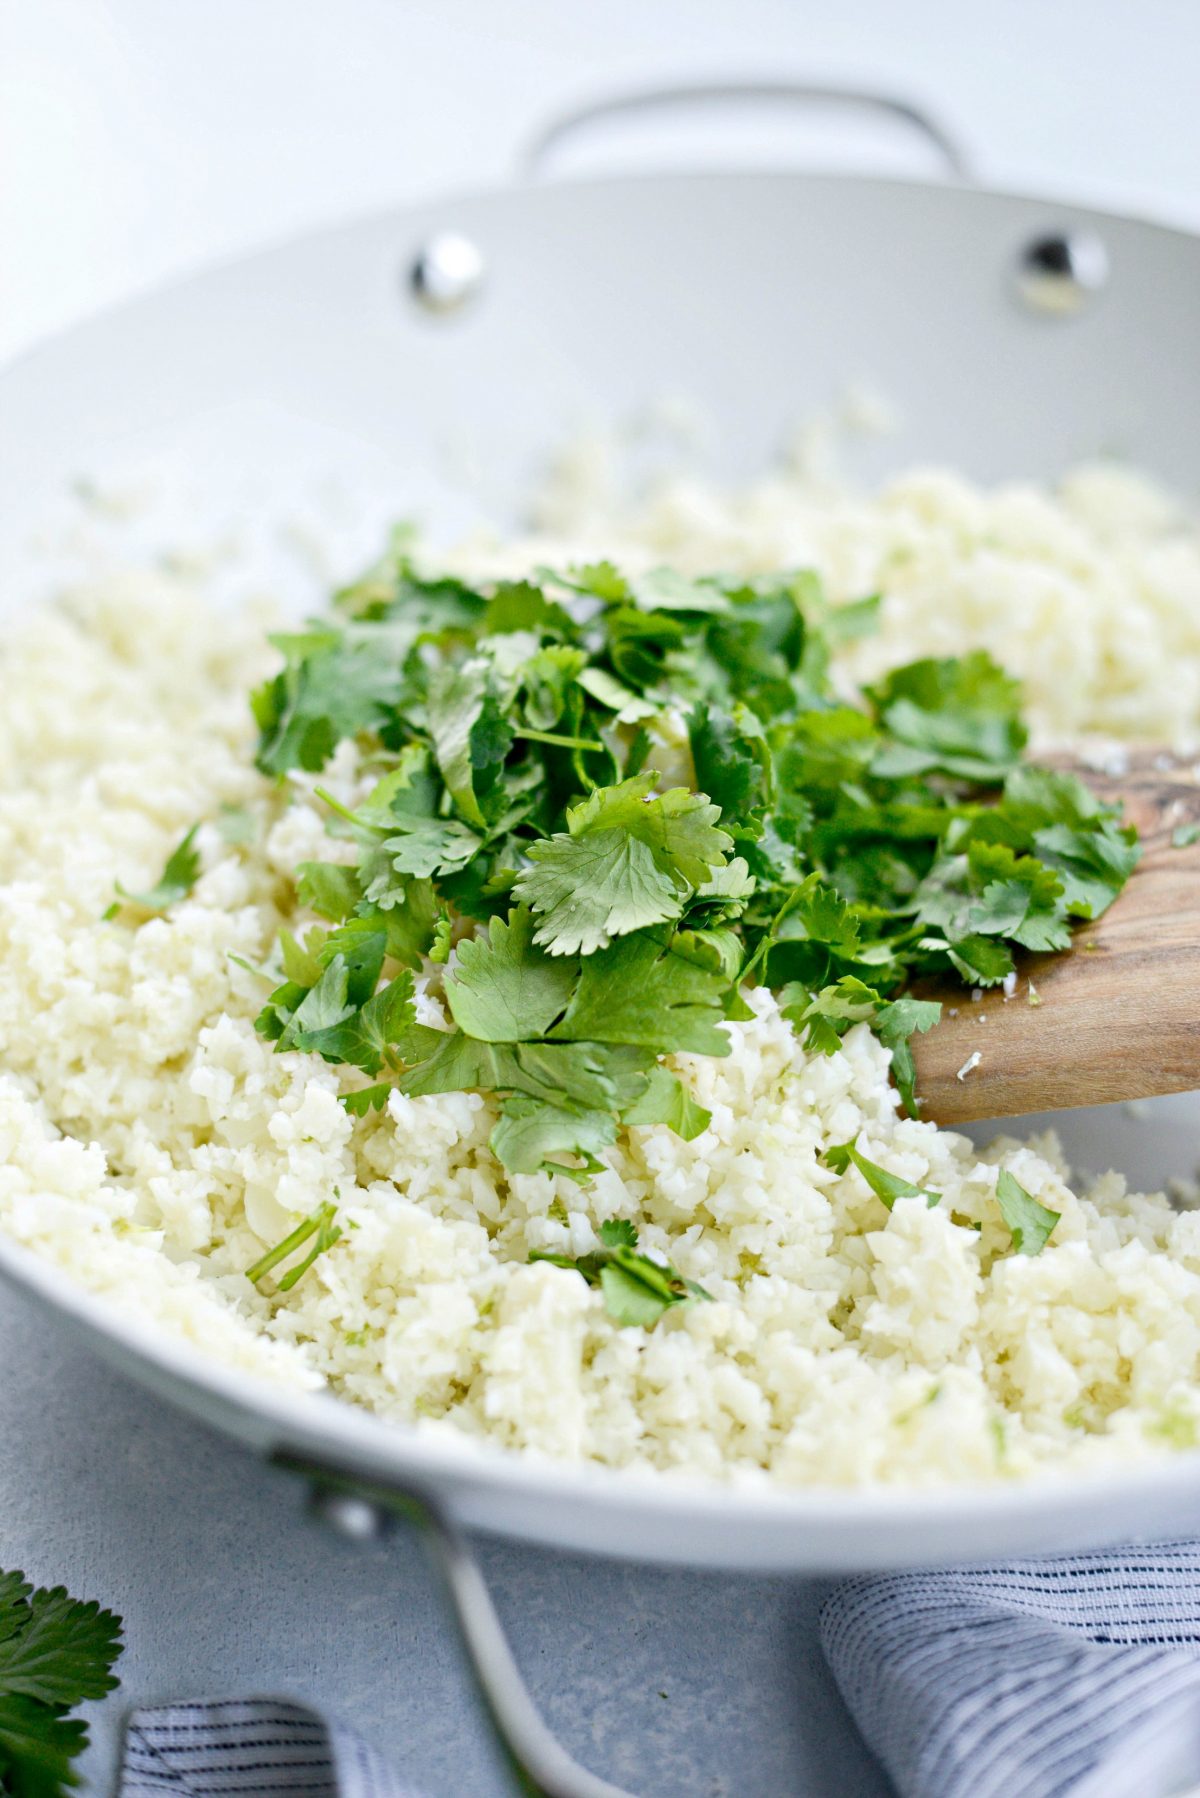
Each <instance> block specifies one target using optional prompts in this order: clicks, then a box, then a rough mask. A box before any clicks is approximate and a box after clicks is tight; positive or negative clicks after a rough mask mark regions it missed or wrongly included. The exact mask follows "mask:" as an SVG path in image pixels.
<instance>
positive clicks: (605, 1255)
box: [529, 1218, 712, 1330]
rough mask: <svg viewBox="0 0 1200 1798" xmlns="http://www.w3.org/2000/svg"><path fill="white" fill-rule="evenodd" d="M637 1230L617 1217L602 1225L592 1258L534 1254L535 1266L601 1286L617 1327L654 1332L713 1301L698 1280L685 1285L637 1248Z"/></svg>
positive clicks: (679, 1278)
mask: <svg viewBox="0 0 1200 1798" xmlns="http://www.w3.org/2000/svg"><path fill="white" fill-rule="evenodd" d="M637 1241H638V1236H637V1230H636V1229H635V1228H634V1226H633V1224H632V1223H630V1222H629V1220H628V1219H627V1218H611V1219H609V1220H608V1222H606V1223H603V1224H601V1226H600V1247H599V1248H598V1249H594V1250H592V1252H591V1253H590V1254H588V1255H580V1256H579V1257H578V1258H577V1259H572V1258H571V1257H570V1256H569V1255H549V1254H545V1253H544V1252H542V1251H541V1250H538V1249H534V1250H533V1251H532V1252H531V1254H530V1256H529V1259H530V1260H531V1261H549V1262H551V1263H553V1265H554V1266H555V1267H562V1268H569V1269H571V1270H572V1271H573V1272H575V1273H578V1274H582V1275H583V1278H584V1279H585V1280H586V1281H587V1283H588V1285H589V1286H598V1287H599V1288H600V1291H601V1293H602V1294H603V1297H604V1308H605V1310H606V1311H607V1312H608V1315H609V1316H610V1317H611V1318H612V1320H613V1322H614V1323H616V1324H620V1325H622V1326H623V1327H627V1328H633V1329H638V1328H641V1329H646V1330H649V1329H653V1327H654V1325H655V1324H656V1323H657V1322H658V1320H659V1318H660V1317H662V1315H663V1313H664V1312H666V1311H668V1310H670V1309H671V1308H672V1307H674V1306H676V1305H683V1304H686V1303H687V1302H688V1301H689V1299H709V1300H711V1297H712V1295H711V1294H710V1293H707V1292H705V1290H704V1288H703V1286H698V1285H697V1284H696V1283H695V1281H694V1280H685V1279H683V1277H682V1276H681V1275H680V1274H678V1273H676V1271H675V1269H674V1268H673V1267H671V1266H669V1265H668V1264H667V1263H665V1262H661V1261H656V1260H654V1259H653V1258H652V1257H651V1256H649V1255H647V1254H644V1253H643V1252H641V1251H640V1250H639V1249H638V1246H637Z"/></svg>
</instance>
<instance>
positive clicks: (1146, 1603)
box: [120, 1542, 1200, 1798]
mask: <svg viewBox="0 0 1200 1798" xmlns="http://www.w3.org/2000/svg"><path fill="white" fill-rule="evenodd" d="M821 1638H822V1644H823V1646H824V1649H825V1654H826V1658H827V1659H828V1661H829V1665H830V1667H831V1668H832V1669H833V1673H834V1676H835V1678H836V1679H837V1682H838V1685H839V1686H840V1687H841V1690H842V1693H843V1696H844V1697H845V1699H846V1702H847V1704H848V1705H849V1707H850V1709H851V1711H852V1712H853V1713H854V1716H855V1718H856V1720H857V1722H858V1726H859V1728H860V1730H861V1731H862V1734H863V1736H864V1737H865V1739H866V1741H867V1742H868V1743H869V1745H870V1746H871V1748H872V1749H873V1750H874V1751H875V1753H876V1754H877V1755H878V1757H879V1759H880V1760H881V1761H882V1763H883V1765H884V1767H885V1768H886V1769H887V1771H888V1773H889V1774H890V1776H891V1778H892V1780H893V1782H894V1784H895V1787H896V1790H897V1792H898V1793H899V1794H900V1798H1068V1795H1069V1798H1185V1795H1186V1798H1200V1791H1198V1789H1197V1788H1200V1543H1195V1542H1177V1543H1171V1544H1169V1545H1167V1546H1165V1547H1160V1548H1153V1549H1120V1550H1113V1551H1110V1552H1108V1553H1104V1554H1093V1555H1073V1556H1065V1555H1064V1556H1057V1557H1050V1558H1046V1559H1040V1560H1034V1561H1014V1562H1010V1563H1008V1564H1006V1565H1005V1566H1002V1567H988V1568H957V1569H951V1570H950V1571H947V1572H927V1573H900V1574H891V1575H886V1576H876V1577H871V1578H863V1579H853V1580H848V1581H847V1582H846V1583H845V1584H843V1585H841V1586H839V1587H837V1588H836V1590H835V1591H834V1592H833V1594H832V1595H831V1597H830V1598H829V1599H828V1600H827V1602H826V1605H825V1608H824V1611H823V1613H822V1617H821ZM167 1793H176V1794H180V1795H186V1798H218V1795H219V1798H249V1795H250V1794H258V1793H262V1794H276V1795H279V1794H283V1793H291V1794H295V1798H416V1795H415V1794H414V1793H413V1791H412V1789H411V1788H410V1787H409V1786H408V1785H406V1784H405V1783H404V1782H403V1781H402V1780H400V1779H398V1778H397V1776H396V1775H395V1774H394V1773H392V1772H391V1771H390V1770H389V1769H388V1768H387V1767H386V1766H385V1765H384V1764H383V1762H382V1761H381V1760H380V1759H379V1757H378V1756H377V1755H376V1754H375V1753H374V1752H373V1751H372V1750H371V1749H369V1748H367V1747H366V1746H365V1744H364V1743H363V1742H362V1741H360V1739H359V1738H358V1737H357V1736H356V1735H355V1734H354V1733H353V1732H352V1731H351V1730H349V1729H346V1728H344V1727H343V1726H341V1725H339V1724H336V1723H329V1722H326V1721H325V1720H323V1719H322V1718H321V1717H319V1716H318V1715H317V1714H316V1713H315V1712H313V1711H310V1710H307V1709H305V1708H303V1707H302V1706H300V1705H296V1704H291V1703H288V1702H285V1701H280V1700H278V1699H248V1700H244V1701H218V1702H214V1703H208V1704H204V1703H194V1704H173V1705H168V1706H165V1707H162V1708H159V1709H154V1710H139V1711H135V1712H134V1713H133V1715H132V1717H131V1718H130V1720H129V1726H128V1732H127V1735H126V1745H125V1764H124V1769H123V1775H122V1782H121V1787H120V1798H163V1795H164V1794H167Z"/></svg>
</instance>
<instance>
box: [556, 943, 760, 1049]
mask: <svg viewBox="0 0 1200 1798" xmlns="http://www.w3.org/2000/svg"><path fill="white" fill-rule="evenodd" d="M724 994H725V982H724V980H723V978H722V976H721V975H720V974H719V973H715V972H713V971H712V970H711V969H708V968H702V967H698V966H697V965H696V963H695V962H693V961H689V960H687V959H686V958H685V957H684V956H682V955H679V954H677V953H676V952H675V951H674V949H673V948H672V946H671V940H670V937H669V935H668V934H667V933H666V932H662V931H653V930H643V931H638V932H637V934H636V935H634V936H627V937H621V938H620V939H619V940H618V941H617V942H615V943H613V944H611V945H610V947H609V948H607V949H601V950H599V951H597V953H596V954H594V955H589V956H585V958H584V960H583V963H582V967H581V971H580V976H579V984H578V986H577V987H576V989H575V994H574V997H573V998H572V1000H571V1003H570V1005H569V1006H568V1007H567V1012H566V1016H565V1017H564V1018H563V1020H562V1022H561V1023H559V1024H556V1025H555V1026H554V1029H553V1030H552V1032H551V1035H552V1036H555V1037H562V1038H564V1039H566V1040H567V1041H585V1042H599V1043H602V1042H608V1043H636V1044H641V1045H643V1046H644V1047H646V1048H648V1049H654V1050H656V1051H657V1052H658V1053H659V1054H672V1053H674V1052H676V1051H689V1050H690V1051H691V1053H693V1054H696V1055H728V1054H729V1038H728V1036H727V1035H726V1034H725V1032H724V1030H722V1029H721V1028H720V1024H721V1019H722V1017H723V1015H724V1013H723V999H724Z"/></svg>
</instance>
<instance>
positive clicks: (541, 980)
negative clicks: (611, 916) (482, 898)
mask: <svg viewBox="0 0 1200 1798" xmlns="http://www.w3.org/2000/svg"><path fill="white" fill-rule="evenodd" d="M578 975H579V970H578V966H577V964H576V963H575V962H573V961H567V960H563V959H561V958H559V959H554V958H552V957H550V956H549V955H547V954H546V953H545V952H544V951H543V950H541V949H539V948H537V947H536V946H535V943H534V937H533V918H532V915H531V913H530V912H529V910H528V909H527V907H525V906H518V907H517V909H516V910H515V911H513V912H510V914H509V916H508V920H507V922H506V921H505V920H504V919H502V918H498V917H496V918H493V919H492V921H491V925H490V926H489V932H488V935H487V936H486V937H483V936H479V937H475V938H465V939H464V940H463V941H462V942H461V943H460V944H459V945H458V953H457V965H456V967H455V969H454V971H453V972H452V973H450V974H448V975H447V977H446V1001H447V1003H448V1005H449V1007H450V1011H451V1013H452V1015H453V1017H454V1021H455V1023H456V1024H458V1025H460V1026H461V1028H462V1029H463V1030H465V1031H466V1033H467V1035H468V1036H475V1037H479V1038H481V1039H482V1040H483V1041H484V1042H492V1043H519V1042H528V1041H531V1040H533V1039H534V1038H537V1037H541V1036H545V1034H546V1032H547V1031H548V1030H549V1029H550V1027H551V1025H552V1024H554V1023H555V1021H556V1020H557V1019H558V1018H560V1017H561V1016H562V1014H563V1012H564V1011H565V1010H566V1008H567V1005H568V1003H569V1001H570V998H571V995H572V993H573V992H574V990H575V983H576V981H577V979H578Z"/></svg>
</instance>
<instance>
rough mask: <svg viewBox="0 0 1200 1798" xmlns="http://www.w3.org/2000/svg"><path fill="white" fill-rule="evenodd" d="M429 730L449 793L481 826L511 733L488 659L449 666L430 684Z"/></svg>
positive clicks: (497, 779)
mask: <svg viewBox="0 0 1200 1798" xmlns="http://www.w3.org/2000/svg"><path fill="white" fill-rule="evenodd" d="M427 709H428V713H429V728H430V731H431V733H432V736H433V746H434V752H435V754H436V756H437V761H438V767H439V769H440V770H441V774H442V779H443V780H444V781H445V783H446V787H447V790H448V792H449V793H450V796H451V798H452V799H453V800H454V803H455V805H456V806H457V807H458V810H459V812H460V814H461V815H462V817H464V818H465V819H466V820H467V822H468V823H469V824H475V825H478V826H479V827H480V829H482V828H484V827H485V825H486V823H487V819H486V818H485V816H484V813H483V809H482V806H483V802H484V801H485V800H486V799H487V798H488V797H489V796H490V795H491V794H492V793H493V792H494V790H495V788H496V786H497V783H498V782H499V779H500V772H501V769H502V768H503V766H504V761H505V758H506V756H507V755H508V751H509V749H510V748H511V746H512V741H513V731H512V727H511V725H509V724H508V723H507V722H506V721H505V719H504V717H503V715H502V713H501V712H500V709H499V707H498V705H497V702H496V700H495V698H494V696H493V695H492V693H491V691H490V687H489V681H488V667H487V663H486V662H482V661H477V662H470V663H468V664H467V666H466V667H465V668H462V669H447V670H444V671H443V672H442V673H440V674H439V675H438V677H437V678H436V679H435V680H434V682H433V683H432V685H431V687H430V691H429V697H428V701H427Z"/></svg>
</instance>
